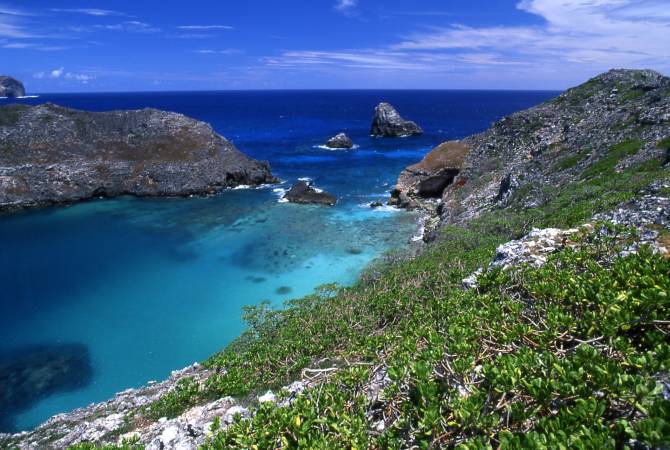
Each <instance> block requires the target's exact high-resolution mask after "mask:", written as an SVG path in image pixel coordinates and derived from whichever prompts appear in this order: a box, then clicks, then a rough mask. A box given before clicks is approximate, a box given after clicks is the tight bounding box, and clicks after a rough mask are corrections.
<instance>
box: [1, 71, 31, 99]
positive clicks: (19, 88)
mask: <svg viewBox="0 0 670 450" xmlns="http://www.w3.org/2000/svg"><path fill="white" fill-rule="evenodd" d="M25 95H26V89H25V88H24V87H23V83H21V82H20V81H19V80H17V79H16V78H12V77H8V76H1V75H0V97H8V98H15V97H25Z"/></svg>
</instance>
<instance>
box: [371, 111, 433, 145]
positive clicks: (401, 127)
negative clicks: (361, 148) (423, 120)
mask: <svg viewBox="0 0 670 450" xmlns="http://www.w3.org/2000/svg"><path fill="white" fill-rule="evenodd" d="M422 133H423V130H422V129H421V127H419V126H418V125H417V124H416V123H414V122H412V121H411V120H405V119H403V118H402V117H401V116H400V114H399V113H398V111H396V110H395V108H394V107H393V106H391V105H390V104H389V103H380V104H379V105H377V107H376V108H375V117H374V119H373V121H372V128H371V130H370V134H371V135H372V136H378V137H405V136H414V135H417V134H422Z"/></svg>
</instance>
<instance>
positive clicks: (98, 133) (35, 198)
mask: <svg viewBox="0 0 670 450" xmlns="http://www.w3.org/2000/svg"><path fill="white" fill-rule="evenodd" d="M271 181H273V177H272V175H271V173H270V167H269V165H268V164H267V163H266V162H259V161H256V160H253V159H251V158H249V157H247V156H246V155H244V154H243V153H242V152H240V151H239V150H237V149H236V148H235V146H234V145H233V144H231V143H230V142H228V141H227V140H226V139H225V138H223V137H221V136H219V135H218V134H216V133H215V132H214V131H213V130H212V128H211V127H210V126H209V125H207V124H205V123H203V122H199V121H196V120H193V119H190V118H188V117H186V116H183V115H181V114H176V113H171V112H164V111H158V110H154V109H143V110H137V111H113V112H104V113H94V112H85V111H76V110H72V109H67V108H63V107H60V106H57V105H53V104H44V105H40V106H34V107H33V106H26V105H9V106H5V107H2V108H0V211H2V210H11V209H19V208H26V207H33V206H43V205H48V204H55V203H66V202H73V201H77V200H84V199H88V198H92V197H98V196H105V197H113V196H118V195H124V194H130V195H138V196H182V195H190V194H207V193H214V192H217V191H220V190H222V189H225V188H227V187H233V186H236V185H240V184H248V185H258V184H262V183H268V182H271Z"/></svg>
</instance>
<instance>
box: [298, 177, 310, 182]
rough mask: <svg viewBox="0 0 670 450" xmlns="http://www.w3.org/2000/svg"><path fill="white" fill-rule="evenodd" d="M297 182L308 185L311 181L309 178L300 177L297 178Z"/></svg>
mask: <svg viewBox="0 0 670 450" xmlns="http://www.w3.org/2000/svg"><path fill="white" fill-rule="evenodd" d="M298 181H304V182H305V183H309V182H310V181H312V179H311V178H310V177H301V178H298Z"/></svg>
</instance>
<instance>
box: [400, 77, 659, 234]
mask: <svg viewBox="0 0 670 450" xmlns="http://www.w3.org/2000/svg"><path fill="white" fill-rule="evenodd" d="M631 136H634V137H633V138H631ZM669 137H670V78H668V77H666V76H663V75H662V74H660V73H658V72H654V71H651V70H623V69H616V70H611V71H609V72H607V73H604V74H602V75H599V76H597V77H595V78H593V79H591V80H589V81H587V82H586V83H584V84H582V85H580V86H577V87H575V88H572V89H569V90H567V91H566V92H564V93H563V94H561V95H560V96H558V97H557V98H555V99H553V100H550V101H548V102H545V103H543V104H541V105H539V106H537V107H534V108H530V109H528V110H525V111H520V112H518V113H515V114H512V115H510V116H508V117H505V118H503V119H501V120H500V121H498V122H496V123H495V124H494V125H493V127H491V128H490V129H488V130H486V131H485V132H483V133H480V134H477V135H474V136H470V137H467V138H465V139H463V140H461V141H459V146H460V148H461V150H462V152H461V153H459V156H464V158H463V159H462V161H461V159H460V158H458V161H456V163H457V164H454V162H453V161H451V160H449V159H448V158H446V159H444V160H443V161H438V162H437V163H436V164H433V165H431V171H429V172H426V171H425V170H424V171H420V170H417V165H413V166H410V167H408V168H407V169H406V170H405V171H403V173H402V174H401V175H400V177H399V179H398V183H397V186H396V189H395V191H394V197H395V198H397V199H398V200H396V202H397V203H398V204H400V205H402V206H408V207H423V208H424V209H426V210H427V211H430V212H431V214H433V213H434V214H436V217H438V218H439V221H440V222H441V223H442V224H454V223H455V224H458V223H465V222H467V221H468V220H470V219H472V218H474V217H477V216H479V215H480V214H481V213H482V212H484V211H489V210H491V209H493V208H497V207H503V206H507V205H510V204H511V203H514V204H516V205H519V206H521V207H526V208H529V207H537V206H540V205H542V204H544V203H545V202H546V201H548V200H549V199H550V198H551V197H552V195H554V193H555V191H554V190H553V189H554V188H558V187H560V186H565V185H568V184H569V183H577V182H579V180H580V179H584V178H588V177H589V176H592V175H594V174H595V173H597V172H598V171H602V170H615V171H619V170H621V169H623V168H625V167H628V166H630V165H631V164H633V163H636V162H640V161H644V160H649V159H653V158H658V157H662V156H663V155H665V157H666V159H668V152H670V150H669V149H670V142H669V141H668V138H669ZM449 145H453V144H449V143H444V144H441V145H440V146H439V147H437V149H436V150H434V151H433V152H442V151H443V150H439V149H441V148H442V149H443V148H445V146H447V147H448V146H449ZM465 149H467V152H465ZM433 152H431V153H429V154H428V155H427V156H426V159H431V158H433V156H434V155H433ZM463 152H465V153H466V154H463ZM421 164H425V162H422V163H419V164H418V166H419V167H420V166H421ZM455 165H456V166H460V167H454V166H455ZM456 169H458V174H457V175H456V176H454V177H453V179H452V180H451V182H450V183H445V186H444V188H443V189H436V190H434V191H432V192H430V195H426V194H425V193H423V192H421V190H416V189H415V188H414V187H415V186H416V185H417V184H418V183H421V182H422V181H423V180H424V179H425V177H427V176H428V175H430V174H431V173H440V171H441V170H442V171H449V170H453V171H455V170H456ZM431 199H432V201H426V200H431ZM428 236H430V234H428Z"/></svg>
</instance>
